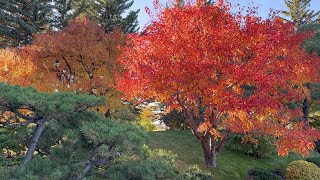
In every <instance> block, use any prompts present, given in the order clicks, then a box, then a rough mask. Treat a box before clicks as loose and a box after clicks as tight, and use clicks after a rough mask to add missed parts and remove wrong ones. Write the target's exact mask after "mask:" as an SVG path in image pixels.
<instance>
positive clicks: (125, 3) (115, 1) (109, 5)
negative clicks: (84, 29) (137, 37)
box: [87, 0, 139, 33]
mask: <svg viewBox="0 0 320 180" xmlns="http://www.w3.org/2000/svg"><path fill="white" fill-rule="evenodd" d="M132 5H133V1H132V0H95V1H92V4H91V5H90V6H91V7H89V8H90V9H91V11H90V12H89V11H88V12H87V13H89V14H88V16H89V17H90V18H92V19H94V20H97V21H98V22H99V23H100V25H101V26H103V27H104V29H105V31H106V32H111V31H113V30H114V29H115V28H121V30H122V31H123V32H124V33H133V32H136V31H138V29H139V28H138V20H137V18H138V13H139V10H137V11H129V12H128V13H127V15H126V16H125V17H123V15H124V14H125V13H126V11H128V10H129V8H130V7H131V6H132Z"/></svg>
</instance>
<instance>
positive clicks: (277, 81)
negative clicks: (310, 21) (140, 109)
mask: <svg viewBox="0 0 320 180" xmlns="http://www.w3.org/2000/svg"><path fill="white" fill-rule="evenodd" d="M176 2H177V3H176V4H173V5H172V6H171V7H169V8H162V7H161V5H159V3H158V1H155V8H156V11H157V12H158V13H157V14H156V16H154V19H153V20H152V22H151V24H150V26H149V27H148V28H147V29H146V31H145V32H144V34H142V35H137V34H132V35H130V36H129V46H126V47H123V48H122V50H123V52H124V53H123V54H122V55H121V57H120V58H119V62H121V63H122V64H123V66H124V69H125V70H124V71H123V73H122V74H121V75H120V77H119V79H118V82H117V88H118V89H119V90H121V91H122V92H123V93H124V94H125V95H126V97H127V98H131V99H135V98H139V100H147V99H150V98H156V99H157V100H158V101H161V102H164V103H165V104H167V105H168V107H169V110H173V109H178V110H180V111H182V112H183V115H184V118H185V121H186V123H187V124H188V126H189V127H190V129H191V130H192V132H193V134H194V135H195V136H196V137H197V138H198V139H199V140H200V142H201V145H202V148H203V152H204V158H205V162H206V165H207V167H209V168H215V167H216V156H217V153H218V152H219V151H220V150H221V149H222V148H223V146H224V144H225V142H226V141H227V139H228V135H229V134H230V133H242V134H244V135H245V140H247V141H248V140H249V141H253V142H256V140H255V137H259V136H272V137H274V138H275V139H276V141H277V142H276V146H277V149H278V154H279V155H282V156H284V155H287V154H288V153H289V152H290V151H292V152H298V153H302V154H305V155H306V154H308V152H309V151H310V150H312V149H313V148H314V141H316V140H317V139H319V138H320V133H319V131H318V130H316V129H313V128H309V127H305V126H304V124H303V119H302V114H301V112H302V111H301V108H296V109H293V108H289V107H288V104H290V103H296V102H297V101H298V102H299V101H302V100H303V97H304V96H305V95H307V94H308V92H307V91H306V89H305V88H304V86H303V85H304V84H305V83H307V82H314V81H317V82H318V81H319V76H318V75H319V72H318V70H319V62H320V59H319V58H318V57H316V56H314V55H308V54H307V53H306V52H305V51H304V50H303V49H301V44H302V43H303V40H304V39H305V38H306V37H308V35H307V34H297V33H296V32H295V28H294V24H292V23H287V22H284V21H283V20H282V19H281V18H278V17H271V18H269V19H266V20H262V19H261V18H259V17H257V16H256V15H255V14H254V13H249V14H248V15H242V14H241V12H239V13H232V12H231V5H230V4H229V3H228V2H226V1H223V0H219V1H218V2H217V3H214V4H209V5H208V4H206V3H205V1H204V0H197V1H196V2H195V3H191V1H189V2H187V3H185V5H182V4H179V1H176Z"/></svg>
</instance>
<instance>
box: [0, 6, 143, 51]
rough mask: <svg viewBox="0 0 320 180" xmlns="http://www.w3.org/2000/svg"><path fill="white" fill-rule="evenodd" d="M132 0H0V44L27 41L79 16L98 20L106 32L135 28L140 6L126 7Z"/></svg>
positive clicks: (131, 30)
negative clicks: (134, 9)
mask: <svg viewBox="0 0 320 180" xmlns="http://www.w3.org/2000/svg"><path fill="white" fill-rule="evenodd" d="M132 4H133V1H132V0H117V1H110V0H98V1H97V0H18V1H11V0H1V1H0V46H1V47H6V46H19V45H23V44H30V43H31V42H32V35H33V34H34V33H44V32H48V31H51V30H53V31H57V30H61V29H63V28H64V27H66V26H67V24H68V21H69V20H71V19H73V18H75V17H78V16H85V17H88V18H89V19H91V20H95V21H97V22H99V24H100V25H101V26H102V27H103V28H104V30H105V31H106V32H111V31H113V30H114V29H115V28H121V30H122V31H123V32H124V33H132V32H136V31H137V30H138V29H139V28H138V21H137V17H138V13H139V10H137V11H133V10H129V8H130V7H131V6H132ZM124 13H127V14H126V15H124Z"/></svg>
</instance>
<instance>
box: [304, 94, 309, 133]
mask: <svg viewBox="0 0 320 180" xmlns="http://www.w3.org/2000/svg"><path fill="white" fill-rule="evenodd" d="M302 111H303V120H304V124H305V128H309V104H308V100H307V98H304V101H303V107H302Z"/></svg>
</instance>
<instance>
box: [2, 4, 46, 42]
mask: <svg viewBox="0 0 320 180" xmlns="http://www.w3.org/2000/svg"><path fill="white" fill-rule="evenodd" d="M50 2H51V0H16V1H10V0H0V22H1V24H0V43H1V44H0V46H2V47H3V46H18V45H20V44H30V43H31V42H32V34H33V33H37V32H44V31H46V30H48V29H49V27H50V21H51V18H50V16H51V15H52V4H51V3H50Z"/></svg>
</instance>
